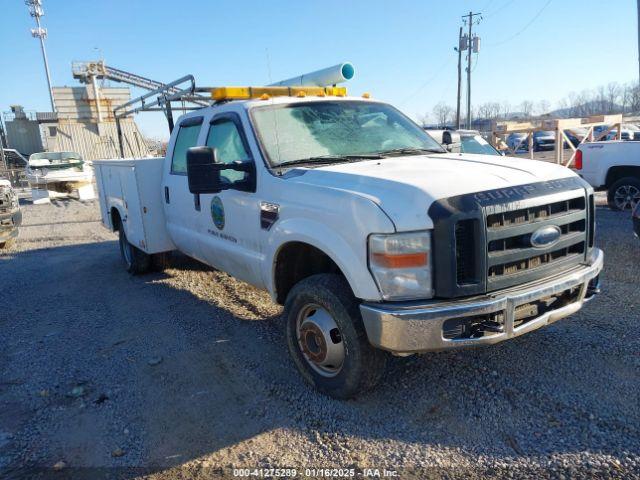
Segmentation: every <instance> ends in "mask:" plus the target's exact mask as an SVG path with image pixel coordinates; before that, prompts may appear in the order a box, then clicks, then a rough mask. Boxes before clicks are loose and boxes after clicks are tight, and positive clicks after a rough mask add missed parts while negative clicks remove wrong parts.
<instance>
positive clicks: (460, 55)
mask: <svg viewBox="0 0 640 480" xmlns="http://www.w3.org/2000/svg"><path fill="white" fill-rule="evenodd" d="M638 4H639V5H640V0H638ZM463 47H464V45H463V44H462V27H460V32H459V33H458V48H454V50H455V51H457V52H458V99H457V102H456V128H457V129H458V130H460V97H461V94H462V91H461V90H462V50H464V49H465V48H466V47H465V48H463Z"/></svg>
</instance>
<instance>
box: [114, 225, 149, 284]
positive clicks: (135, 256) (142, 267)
mask: <svg viewBox="0 0 640 480" xmlns="http://www.w3.org/2000/svg"><path fill="white" fill-rule="evenodd" d="M118 234H119V239H118V240H119V242H118V243H119V244H120V255H121V256H122V261H123V262H124V265H125V269H126V270H127V272H129V273H130V274H132V275H139V274H142V273H146V272H148V271H149V269H150V268H151V256H150V255H147V254H146V253H144V252H143V251H142V250H140V249H139V248H136V247H134V246H133V245H131V243H129V240H127V234H126V233H125V231H124V226H123V225H122V224H121V225H120V226H119V228H118Z"/></svg>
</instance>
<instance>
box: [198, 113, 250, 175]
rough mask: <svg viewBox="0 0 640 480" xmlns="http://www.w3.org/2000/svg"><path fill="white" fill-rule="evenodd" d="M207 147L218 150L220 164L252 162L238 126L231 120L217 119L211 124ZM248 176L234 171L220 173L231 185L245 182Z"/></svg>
mask: <svg viewBox="0 0 640 480" xmlns="http://www.w3.org/2000/svg"><path fill="white" fill-rule="evenodd" d="M207 146H208V147H212V148H215V149H216V153H217V158H218V161H219V162H220V163H233V162H237V161H241V162H247V161H251V155H249V152H248V151H247V149H246V147H245V145H244V142H243V141H242V136H241V135H240V131H239V130H238V126H237V125H236V123H235V122H234V121H233V120H231V119H230V118H221V119H217V120H214V121H213V122H212V123H211V128H210V129H209V134H208V135H207ZM246 175H247V174H246V173H245V172H236V171H234V170H222V171H221V172H220V177H221V178H222V179H226V180H227V181H229V182H230V183H234V182H238V181H241V180H244V179H245V176H246Z"/></svg>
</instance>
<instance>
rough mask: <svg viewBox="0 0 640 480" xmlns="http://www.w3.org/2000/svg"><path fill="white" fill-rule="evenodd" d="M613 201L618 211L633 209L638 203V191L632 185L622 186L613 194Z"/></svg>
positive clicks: (639, 200)
mask: <svg viewBox="0 0 640 480" xmlns="http://www.w3.org/2000/svg"><path fill="white" fill-rule="evenodd" d="M613 200H614V202H615V204H616V207H618V208H619V209H620V210H626V209H627V208H634V207H635V206H636V204H637V203H638V202H640V190H639V189H638V188H636V187H634V186H633V185H622V186H620V187H618V189H617V190H616V191H615V193H614V194H613Z"/></svg>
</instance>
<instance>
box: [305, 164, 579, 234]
mask: <svg viewBox="0 0 640 480" xmlns="http://www.w3.org/2000/svg"><path fill="white" fill-rule="evenodd" d="M574 176H576V175H575V173H573V172H571V171H570V170H569V169H567V168H565V167H561V166H559V165H555V164H552V163H548V162H540V161H536V160H528V159H519V158H515V157H496V156H492V155H491V156H489V155H474V154H457V153H443V154H434V155H414V156H405V157H395V158H386V159H382V160H368V161H363V162H356V163H343V164H336V165H329V166H325V167H318V168H314V169H304V174H303V175H300V176H297V177H295V180H294V181H296V182H300V183H306V184H310V185H316V186H322V187H326V188H331V189H337V190H341V191H347V192H350V193H352V194H354V195H361V196H363V197H366V198H368V199H370V200H371V201H372V202H374V203H376V204H377V205H378V206H379V207H380V208H382V210H384V212H386V214H387V215H388V216H389V218H390V219H391V220H392V221H393V223H394V224H395V226H396V229H397V230H398V231H406V230H418V229H425V228H432V227H433V222H432V221H431V219H430V218H429V215H428V214H427V211H428V210H429V207H430V206H431V204H432V203H433V202H434V201H436V200H440V199H442V198H447V197H453V196H456V195H462V194H465V193H474V192H480V191H485V190H492V189H496V188H505V187H513V186H517V185H525V184H528V183H535V182H542V181H545V180H555V179H559V178H567V177H574Z"/></svg>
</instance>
